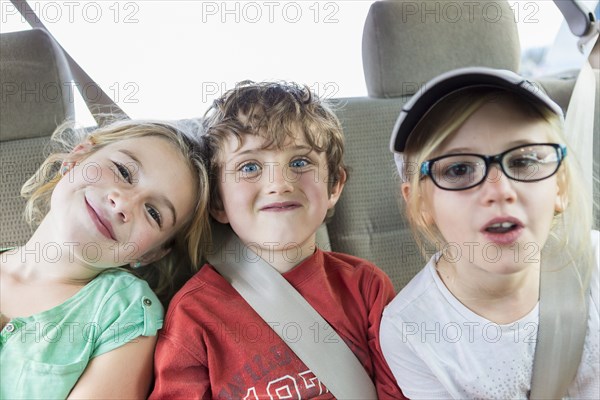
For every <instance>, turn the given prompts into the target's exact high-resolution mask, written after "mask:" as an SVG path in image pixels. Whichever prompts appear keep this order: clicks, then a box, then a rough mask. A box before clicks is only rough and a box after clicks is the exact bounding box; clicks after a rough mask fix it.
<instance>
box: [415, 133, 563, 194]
mask: <svg viewBox="0 0 600 400" xmlns="http://www.w3.org/2000/svg"><path fill="white" fill-rule="evenodd" d="M566 156H567V147H566V146H565V145H562V144H556V143H536V144H526V145H522V146H517V147H513V148H512V149H508V150H506V151H505V152H502V153H500V154H496V155H495V156H484V155H481V154H470V153H465V154H449V155H445V156H440V157H436V158H433V159H431V160H428V161H425V162H423V163H422V164H421V176H422V177H426V176H429V177H430V178H431V180H432V181H433V183H434V184H435V185H436V186H437V187H439V188H440V189H444V190H466V189H470V188H472V187H475V186H477V185H479V184H481V183H482V182H483V181H484V180H485V178H487V176H488V173H489V171H490V166H491V165H492V164H498V165H500V168H501V169H502V173H503V174H504V175H506V176H507V177H508V178H510V179H512V180H515V181H519V182H536V181H541V180H543V179H546V178H549V177H551V176H552V175H554V174H555V173H556V171H558V168H559V167H560V163H561V162H562V160H563V159H564V158H565V157H566Z"/></svg>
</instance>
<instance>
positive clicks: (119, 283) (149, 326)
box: [86, 270, 164, 335]
mask: <svg viewBox="0 0 600 400" xmlns="http://www.w3.org/2000/svg"><path fill="white" fill-rule="evenodd" d="M92 283H93V285H94V286H93V287H92V288H91V289H93V290H91V291H90V293H87V294H86V302H87V303H95V304H96V305H97V306H98V308H99V309H101V310H102V311H103V313H104V314H105V315H112V317H113V318H116V319H119V318H121V319H122V318H127V319H128V321H130V322H131V323H134V321H139V322H140V323H141V324H143V325H144V327H145V330H144V335H153V334H155V333H156V331H157V330H158V329H160V327H161V326H162V322H163V316H164V308H163V306H162V304H161V302H160V300H159V299H158V297H157V296H156V295H155V294H154V292H153V291H152V289H150V286H149V285H148V283H147V282H146V281H144V280H143V279H140V278H138V277H136V276H134V275H132V274H130V273H129V272H126V271H122V270H111V271H106V272H104V273H102V274H100V275H98V276H97V277H96V278H95V279H94V280H93V281H92Z"/></svg>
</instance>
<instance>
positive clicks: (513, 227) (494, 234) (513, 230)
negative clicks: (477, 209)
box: [481, 217, 523, 245]
mask: <svg viewBox="0 0 600 400" xmlns="http://www.w3.org/2000/svg"><path fill="white" fill-rule="evenodd" d="M481 232H483V234H484V235H485V236H486V238H487V240H489V241H490V242H492V243H496V244H498V245H511V244H513V243H514V242H515V241H517V240H518V238H519V237H520V236H521V233H522V232H523V223H522V222H521V221H519V220H518V219H516V218H510V217H509V218H496V219H494V220H492V221H490V222H489V223H488V224H487V225H485V227H484V228H483V229H482V230H481Z"/></svg>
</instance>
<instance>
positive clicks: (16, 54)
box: [0, 29, 74, 247]
mask: <svg viewBox="0 0 600 400" xmlns="http://www.w3.org/2000/svg"><path fill="white" fill-rule="evenodd" d="M69 82H70V72H69V68H68V66H67V64H66V60H65V58H64V55H63V52H62V50H60V48H59V47H58V46H57V45H56V44H55V43H54V42H53V40H52V39H51V38H50V36H48V34H47V33H45V32H44V31H42V30H39V29H32V30H28V31H22V32H10V33H3V34H1V35H0V85H1V87H2V100H1V101H0V141H1V143H0V168H1V171H0V173H1V176H2V178H1V179H2V181H1V185H2V190H1V191H0V246H3V247H6V246H14V245H18V244H23V243H24V242H25V241H26V240H27V239H28V238H29V237H30V236H31V233H32V231H31V228H30V227H29V226H28V225H27V224H26V223H25V221H24V219H23V209H24V206H25V200H24V199H23V198H21V196H20V190H21V186H22V185H23V183H25V181H26V180H27V179H28V178H29V177H30V176H32V175H33V174H34V173H35V171H36V170H37V168H38V167H39V166H40V165H41V163H42V161H43V160H44V159H45V156H46V153H45V148H46V145H47V144H48V142H49V137H50V135H51V134H52V132H53V131H54V129H55V128H56V127H57V125H58V124H60V123H61V122H63V121H64V120H65V119H72V118H73V116H74V106H73V100H72V93H70V88H69V84H70V83H69Z"/></svg>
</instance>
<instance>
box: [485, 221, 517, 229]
mask: <svg viewBox="0 0 600 400" xmlns="http://www.w3.org/2000/svg"><path fill="white" fill-rule="evenodd" d="M513 225H514V224H513V223H512V222H498V223H495V224H492V225H490V228H510V227H511V226H513Z"/></svg>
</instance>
